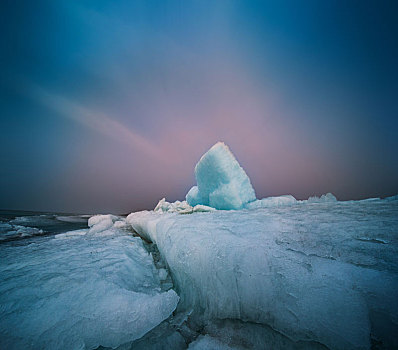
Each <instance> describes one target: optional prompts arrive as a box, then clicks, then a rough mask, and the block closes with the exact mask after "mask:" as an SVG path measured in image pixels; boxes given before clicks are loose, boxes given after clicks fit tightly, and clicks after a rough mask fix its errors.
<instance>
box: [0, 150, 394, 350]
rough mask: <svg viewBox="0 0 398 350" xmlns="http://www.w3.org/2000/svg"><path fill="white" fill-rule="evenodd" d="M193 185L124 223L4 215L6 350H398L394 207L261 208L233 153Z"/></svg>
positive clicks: (375, 202)
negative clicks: (177, 198) (176, 197)
mask: <svg viewBox="0 0 398 350" xmlns="http://www.w3.org/2000/svg"><path fill="white" fill-rule="evenodd" d="M196 177H197V180H198V181H197V184H198V185H197V186H194V187H193V188H192V189H191V190H190V191H189V193H188V194H187V201H177V202H174V203H168V202H167V201H166V200H165V199H162V200H161V201H160V202H159V203H158V205H157V206H156V207H155V209H154V210H151V211H142V212H136V213H132V214H130V215H129V216H127V217H122V216H115V215H96V216H92V217H90V218H88V217H87V216H84V215H58V214H40V215H34V214H33V213H29V214H26V215H19V214H18V213H11V212H8V213H3V215H0V219H1V222H0V349H96V348H101V347H107V348H119V349H135V350H137V349H374V350H376V349H377V350H379V349H396V348H398V337H397V336H396V335H397V334H398V197H397V196H393V197H390V198H387V199H379V198H374V199H368V200H361V201H338V200H336V198H335V197H334V196H333V195H331V194H327V195H324V196H321V197H311V198H309V199H308V200H301V201H299V200H296V199H295V198H294V197H293V196H290V195H286V196H280V197H269V198H265V199H255V197H254V190H253V188H252V186H251V184H250V180H249V178H248V177H247V175H246V173H245V172H244V171H243V169H242V168H241V167H240V166H239V164H238V163H237V161H236V160H235V158H234V157H233V155H232V153H230V151H229V149H228V148H227V147H226V146H225V145H223V144H216V145H215V146H214V147H213V148H212V149H211V150H210V151H209V152H208V153H206V154H205V155H204V156H203V157H202V159H201V160H200V161H199V163H198V165H197V167H196ZM226 208H227V209H231V208H234V209H235V210H219V209H226ZM217 209H218V210H217ZM0 214H1V213H0Z"/></svg>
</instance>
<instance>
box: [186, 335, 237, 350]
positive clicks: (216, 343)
mask: <svg viewBox="0 0 398 350" xmlns="http://www.w3.org/2000/svg"><path fill="white" fill-rule="evenodd" d="M188 349H189V350H209V349H211V350H241V349H243V348H241V347H232V346H229V345H227V344H225V343H223V342H221V341H220V340H218V339H217V338H212V337H210V336H209V335H201V336H199V337H198V339H196V340H195V341H194V342H192V343H191V344H189V347H188Z"/></svg>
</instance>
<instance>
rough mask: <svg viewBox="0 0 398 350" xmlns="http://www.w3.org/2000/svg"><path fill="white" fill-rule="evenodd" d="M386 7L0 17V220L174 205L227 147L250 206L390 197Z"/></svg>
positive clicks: (396, 179) (165, 7) (63, 10)
mask: <svg viewBox="0 0 398 350" xmlns="http://www.w3.org/2000/svg"><path fill="white" fill-rule="evenodd" d="M396 7H397V5H394V2H392V1H391V2H389V1H384V2H380V1H372V2H371V1H252V0H250V1H248V0H242V1H235V0H219V1H206V0H200V1H189V0H184V1H167V0H165V1H152V0H145V1H101V0H98V1H72V0H71V1H56V0H49V1H41V0H38V1H2V2H1V5H0V30H1V32H0V33H1V35H0V63H1V66H0V67H1V68H0V69H1V75H2V78H1V79H0V135H1V137H0V140H1V141H0V146H1V147H0V177H1V181H0V208H2V209H24V210H38V211H58V212H75V213H99V212H103V213H108V212H110V213H128V212H131V211H133V210H139V209H151V208H153V207H154V206H155V205H156V203H157V201H158V200H159V199H161V198H163V197H166V198H167V200H169V201H174V200H177V199H180V200H182V199H184V198H185V194H186V193H187V191H188V190H189V189H190V187H191V186H192V185H194V184H195V178H194V167H195V164H196V163H197V161H198V160H199V159H200V156H201V155H202V154H203V153H204V152H205V151H206V150H207V149H209V148H210V147H211V146H212V145H213V144H214V143H216V142H217V141H224V142H225V143H227V144H228V145H229V147H230V148H231V150H232V152H233V153H234V154H235V155H236V157H237V159H238V161H239V162H240V164H241V165H242V166H243V168H244V169H245V170H246V172H247V174H248V175H249V177H250V179H251V182H252V184H253V187H254V189H255V191H256V195H257V197H258V198H263V197H267V196H274V195H283V194H293V195H294V196H295V197H296V198H299V199H305V198H308V197H309V196H311V195H320V194H322V193H326V192H332V193H333V194H335V195H336V196H337V198H338V199H341V200H347V199H361V198H368V197H385V196H391V195H395V194H397V193H398V157H397V151H398V137H397V136H398V64H397V62H398V21H397V15H396V13H397V8H396Z"/></svg>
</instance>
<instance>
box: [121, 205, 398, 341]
mask: <svg viewBox="0 0 398 350" xmlns="http://www.w3.org/2000/svg"><path fill="white" fill-rule="evenodd" d="M127 221H128V222H129V223H130V224H131V225H132V226H133V227H134V229H135V230H136V231H137V232H139V233H140V234H141V235H143V236H144V237H146V238H147V239H150V240H152V241H154V242H155V243H156V244H157V246H158V248H159V251H160V253H161V254H162V255H163V257H164V259H165V260H166V261H167V264H168V266H169V268H170V271H171V273H172V276H173V280H174V282H175V283H176V290H177V291H178V293H179V294H180V297H181V301H180V304H179V308H178V309H179V310H189V309H191V308H192V309H193V314H192V317H196V319H197V322H203V324H206V323H208V322H209V320H214V319H240V320H242V321H245V322H253V323H256V324H263V325H268V326H270V327H272V328H273V329H275V330H277V331H279V332H280V333H281V334H284V335H286V336H288V338H289V339H290V340H291V341H293V342H296V344H307V345H305V346H304V347H303V348H309V344H313V345H314V344H315V345H316V344H318V345H319V344H324V345H326V346H327V347H329V348H331V349H370V347H371V344H382V345H380V346H384V347H385V348H387V349H392V348H397V347H398V341H397V338H396V337H395V334H398V259H397V256H398V235H397V232H398V201H394V200H390V201H388V200H374V201H357V202H354V201H350V202H337V201H333V200H332V201H322V202H319V201H316V202H314V203H311V202H307V203H306V202H303V203H301V204H300V205H293V206H287V207H268V208H263V209H261V208H260V209H257V210H243V211H214V212H211V213H194V214H191V215H176V214H163V215H159V214H156V213H154V212H140V213H133V214H131V215H129V217H128V218H127ZM306 342H308V343H306ZM310 342H312V343H310ZM381 348H383V347H381Z"/></svg>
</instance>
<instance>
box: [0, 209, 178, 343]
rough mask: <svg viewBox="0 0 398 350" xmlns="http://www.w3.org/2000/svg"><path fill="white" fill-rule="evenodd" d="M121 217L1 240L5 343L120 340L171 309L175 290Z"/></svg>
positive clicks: (0, 336)
mask: <svg viewBox="0 0 398 350" xmlns="http://www.w3.org/2000/svg"><path fill="white" fill-rule="evenodd" d="M110 222H114V224H113V225H111V226H109V223H110ZM118 222H119V224H117V223H118ZM120 222H121V223H123V225H126V223H125V222H124V221H123V220H122V219H120V218H118V217H114V216H110V215H106V216H96V217H94V218H92V219H91V220H90V225H91V228H90V229H89V230H87V229H85V230H78V231H71V232H67V233H63V234H59V235H57V236H55V237H44V238H36V240H35V241H31V242H32V243H29V244H18V245H14V244H12V243H13V242H9V243H5V244H2V245H1V247H0V248H1V249H0V305H1V308H0V349H83V348H86V349H94V348H96V347H98V346H99V345H103V346H108V347H116V346H118V345H120V344H122V343H125V342H129V341H131V340H134V339H137V338H140V337H141V336H143V335H144V334H145V333H147V332H148V331H150V330H151V329H152V328H153V327H155V326H157V325H158V324H159V323H161V322H162V321H163V320H164V319H166V318H167V317H169V315H170V314H171V313H172V312H173V310H174V309H175V307H176V305H177V303H178V300H179V298H178V296H177V294H176V293H175V292H174V291H173V290H168V291H164V290H162V289H161V285H160V278H165V271H160V272H158V270H157V269H156V268H155V265H154V263H153V259H152V256H151V255H150V254H149V253H148V252H147V250H146V249H145V248H144V246H143V243H142V240H141V239H140V238H137V237H133V236H131V235H129V234H127V233H126V231H125V230H124V229H120V228H118V227H120V225H121V224H120ZM159 274H160V276H159ZM166 275H167V273H166Z"/></svg>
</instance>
